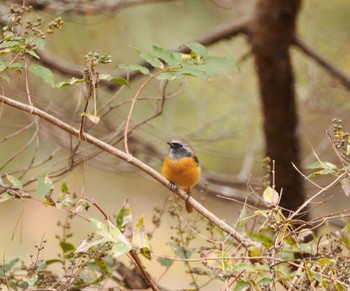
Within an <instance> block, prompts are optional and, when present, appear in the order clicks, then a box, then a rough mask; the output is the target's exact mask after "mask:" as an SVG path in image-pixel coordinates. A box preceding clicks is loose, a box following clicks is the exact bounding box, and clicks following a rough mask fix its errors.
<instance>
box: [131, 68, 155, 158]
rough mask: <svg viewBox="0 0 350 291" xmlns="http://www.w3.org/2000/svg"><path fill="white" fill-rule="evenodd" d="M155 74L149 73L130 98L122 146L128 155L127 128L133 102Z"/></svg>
mask: <svg viewBox="0 0 350 291" xmlns="http://www.w3.org/2000/svg"><path fill="white" fill-rule="evenodd" d="M154 77H155V76H153V75H150V76H149V77H148V78H147V80H146V81H145V82H143V83H142V85H141V86H140V88H139V89H138V90H137V92H136V94H135V96H134V98H133V99H132V102H131V106H130V110H129V114H128V117H127V119H126V124H125V130H124V146H125V152H126V153H127V154H128V155H129V154H130V153H129V147H128V134H129V132H128V130H129V124H130V120H131V114H132V112H133V111H134V106H135V103H136V101H137V98H138V97H139V95H140V93H141V91H142V90H143V88H145V86H146V85H147V84H148V82H150V81H151V80H152V79H153V78H154Z"/></svg>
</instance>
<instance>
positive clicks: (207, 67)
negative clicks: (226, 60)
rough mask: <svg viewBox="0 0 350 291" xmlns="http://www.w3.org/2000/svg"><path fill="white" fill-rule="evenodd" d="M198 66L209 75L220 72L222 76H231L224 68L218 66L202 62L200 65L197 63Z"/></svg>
mask: <svg viewBox="0 0 350 291" xmlns="http://www.w3.org/2000/svg"><path fill="white" fill-rule="evenodd" d="M196 68H197V69H199V70H201V71H202V72H205V73H207V74H208V75H209V74H211V73H213V74H218V75H222V76H225V77H228V78H231V77H230V76H229V74H228V73H227V72H226V71H225V70H223V69H222V68H220V67H217V66H213V65H207V64H200V65H197V66H196Z"/></svg>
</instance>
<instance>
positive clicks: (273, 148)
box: [249, 0, 305, 210]
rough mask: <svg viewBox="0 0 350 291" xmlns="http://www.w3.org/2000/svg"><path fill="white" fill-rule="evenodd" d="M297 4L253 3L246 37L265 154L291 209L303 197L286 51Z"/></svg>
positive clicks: (285, 0) (280, 0)
mask: <svg viewBox="0 0 350 291" xmlns="http://www.w3.org/2000/svg"><path fill="white" fill-rule="evenodd" d="M300 4H301V1H300V0H270V1H266V0H259V1H258V2H257V5H256V9H255V15H254V17H253V20H252V22H251V26H250V34H249V35H250V41H251V45H252V51H253V54H254V58H255V64H256V69H257V75H258V80H259V88H260V97H261V101H262V108H263V112H264V132H265V142H266V155H267V156H268V157H270V158H271V159H272V160H275V163H276V167H275V170H276V174H275V181H276V186H277V189H279V188H283V196H282V201H281V206H283V207H286V208H288V209H291V210H296V209H297V208H298V206H300V205H301V204H302V202H303V201H304V199H305V198H304V188H303V181H302V177H301V176H300V174H298V173H297V171H295V169H293V166H292V163H294V164H295V165H296V166H297V167H299V165H300V158H299V152H300V149H299V141H298V135H297V129H298V116H297V108H296V100H295V90H294V74H293V68H292V64H291V57H290V51H289V50H290V47H291V45H292V43H293V40H294V36H295V30H296V29H295V26H296V17H297V15H298V11H299V9H300Z"/></svg>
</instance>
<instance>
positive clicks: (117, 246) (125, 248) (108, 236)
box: [75, 218, 131, 257]
mask: <svg viewBox="0 0 350 291" xmlns="http://www.w3.org/2000/svg"><path fill="white" fill-rule="evenodd" d="M90 222H91V225H92V227H93V228H94V230H95V234H96V236H97V238H96V239H95V240H93V241H91V240H90V241H89V240H84V241H83V242H82V243H81V244H80V246H79V247H78V248H77V250H76V251H75V252H76V253H80V252H86V251H88V250H89V249H90V248H91V247H93V246H95V245H101V244H105V243H107V242H111V243H112V248H111V252H112V253H113V256H116V257H117V256H121V255H124V254H126V253H127V252H129V251H130V250H131V244H130V243H129V241H128V240H127V238H126V237H125V236H124V235H123V234H122V233H121V232H120V230H119V229H118V228H117V227H116V226H115V225H114V224H113V223H112V222H111V221H109V220H108V221H107V223H108V225H106V224H104V223H103V222H101V221H98V220H97V219H94V218H90Z"/></svg>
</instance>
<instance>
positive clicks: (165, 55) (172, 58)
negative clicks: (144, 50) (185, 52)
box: [152, 46, 182, 67]
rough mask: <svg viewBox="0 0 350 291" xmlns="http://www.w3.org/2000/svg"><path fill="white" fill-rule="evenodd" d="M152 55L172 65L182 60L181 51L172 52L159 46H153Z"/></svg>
mask: <svg viewBox="0 0 350 291" xmlns="http://www.w3.org/2000/svg"><path fill="white" fill-rule="evenodd" d="M152 55H154V56H155V57H157V58H159V59H162V60H163V61H164V62H166V63H167V64H168V65H169V66H171V67H173V66H177V65H179V64H180V63H181V61H182V57H181V54H180V53H178V52H171V51H168V50H166V49H163V48H161V47H158V46H153V51H152Z"/></svg>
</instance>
